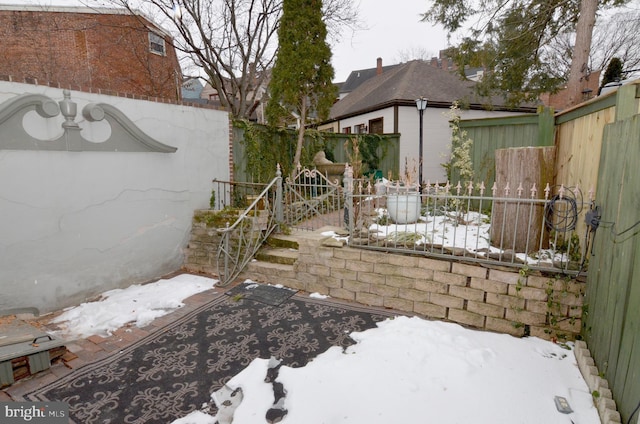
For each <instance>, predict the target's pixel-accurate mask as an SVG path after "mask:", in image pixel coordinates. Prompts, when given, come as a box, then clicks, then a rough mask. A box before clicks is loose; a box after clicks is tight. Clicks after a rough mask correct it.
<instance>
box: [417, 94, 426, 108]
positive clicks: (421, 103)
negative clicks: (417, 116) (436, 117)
mask: <svg viewBox="0 0 640 424" xmlns="http://www.w3.org/2000/svg"><path fill="white" fill-rule="evenodd" d="M416 107H417V108H418V110H425V109H426V108H427V99H425V98H424V97H420V98H419V99H416Z"/></svg>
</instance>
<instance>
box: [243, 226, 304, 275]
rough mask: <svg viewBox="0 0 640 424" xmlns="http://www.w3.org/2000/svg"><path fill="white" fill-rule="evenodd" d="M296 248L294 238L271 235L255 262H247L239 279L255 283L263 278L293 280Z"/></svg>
mask: <svg viewBox="0 0 640 424" xmlns="http://www.w3.org/2000/svg"><path fill="white" fill-rule="evenodd" d="M298 247H299V245H298V241H297V238H296V237H295V236H292V235H286V234H273V235H271V236H270V237H269V238H268V239H267V243H266V245H265V246H263V247H261V248H260V250H258V253H257V254H256V256H255V260H253V261H251V262H249V264H248V265H247V266H246V268H245V269H244V271H242V273H241V274H240V277H241V278H248V279H251V280H255V281H262V280H264V279H265V277H266V278H268V279H269V280H271V281H275V280H277V279H282V280H283V281H285V280H287V281H288V280H291V279H294V278H295V275H296V273H295V270H294V267H295V264H296V262H297V261H298V255H299V253H298ZM283 284H284V282H283Z"/></svg>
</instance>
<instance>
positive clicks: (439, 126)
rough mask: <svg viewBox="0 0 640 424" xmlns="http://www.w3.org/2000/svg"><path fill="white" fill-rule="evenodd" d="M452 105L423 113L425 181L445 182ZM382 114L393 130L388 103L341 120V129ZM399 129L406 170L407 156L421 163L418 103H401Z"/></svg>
mask: <svg viewBox="0 0 640 424" xmlns="http://www.w3.org/2000/svg"><path fill="white" fill-rule="evenodd" d="M448 114H449V109H447V108H434V107H427V109H425V111H424V114H423V123H422V124H423V139H422V143H423V144H422V148H423V168H422V172H423V175H422V179H423V180H424V182H425V183H426V182H427V181H431V183H435V182H436V181H437V182H444V181H445V180H446V173H445V170H444V168H443V167H442V165H441V164H442V163H445V162H447V161H448V160H449V154H450V152H451V128H449V118H448ZM460 115H461V118H462V119H478V118H488V117H494V118H497V117H501V116H509V115H520V113H513V112H494V111H482V110H463V111H460ZM381 117H382V118H383V126H384V132H385V133H393V132H395V130H394V108H393V107H389V108H386V109H380V110H377V111H374V112H368V113H365V114H362V115H359V116H356V117H352V118H347V119H343V120H341V121H340V129H341V131H342V129H343V128H346V127H353V126H355V125H359V124H365V125H368V124H369V120H372V119H377V118H381ZM397 132H398V133H400V164H399V169H400V172H404V164H405V158H407V160H408V162H409V165H410V167H412V166H413V165H412V164H413V163H414V161H415V164H416V166H417V164H418V163H419V158H420V155H419V151H420V115H419V113H418V110H417V109H416V108H415V106H399V107H398V130H397Z"/></svg>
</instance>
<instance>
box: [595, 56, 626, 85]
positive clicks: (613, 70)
mask: <svg viewBox="0 0 640 424" xmlns="http://www.w3.org/2000/svg"><path fill="white" fill-rule="evenodd" d="M621 79H622V61H621V60H620V59H619V58H617V57H613V58H611V61H610V62H609V66H607V70H606V71H604V76H603V77H602V84H601V85H600V87H604V86H605V85H606V84H608V83H610V82H614V81H620V80H621Z"/></svg>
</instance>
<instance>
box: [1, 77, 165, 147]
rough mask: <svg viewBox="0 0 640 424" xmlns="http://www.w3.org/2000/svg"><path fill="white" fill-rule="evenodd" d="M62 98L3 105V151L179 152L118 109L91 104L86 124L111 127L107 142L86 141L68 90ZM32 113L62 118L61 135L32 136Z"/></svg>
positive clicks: (27, 98)
mask: <svg viewBox="0 0 640 424" xmlns="http://www.w3.org/2000/svg"><path fill="white" fill-rule="evenodd" d="M63 96H64V99H63V100H61V101H60V102H56V101H55V100H53V99H51V98H50V97H47V96H44V95H41V94H23V95H20V96H17V97H15V98H13V99H10V100H7V101H6V102H4V103H2V104H0V149H3V150H59V151H73V152H81V151H93V152H96V151H99V152H160V153H173V152H175V151H176V150H177V148H176V147H172V146H168V145H166V144H163V143H160V142H159V141H157V140H155V139H153V138H151V137H149V136H148V135H147V134H145V133H144V132H143V131H142V130H140V128H138V126H137V125H136V124H134V123H133V122H132V121H131V120H130V119H129V118H128V117H127V116H126V115H125V114H124V113H122V112H121V111H120V110H119V109H117V108H115V107H113V106H111V105H109V104H106V103H89V104H87V105H86V106H85V107H84V108H82V116H83V117H84V119H85V121H86V122H99V121H105V122H106V123H107V124H108V125H109V127H110V132H109V134H108V137H106V139H105V140H104V141H100V142H93V141H90V140H87V139H86V138H84V137H83V136H82V134H81V131H82V128H81V127H80V125H79V124H78V123H77V122H76V121H75V118H76V114H77V109H78V105H77V104H76V103H75V102H73V101H72V100H71V93H70V91H69V90H64V91H63ZM32 111H35V112H36V113H37V115H39V116H40V117H41V118H43V119H44V120H49V119H52V118H55V117H57V116H58V115H60V114H62V116H63V117H64V122H63V123H62V125H61V126H62V130H63V133H62V135H61V136H59V137H57V138H52V139H40V138H36V137H34V136H33V135H31V134H30V133H29V132H28V131H27V130H26V129H25V115H27V114H28V113H29V112H32Z"/></svg>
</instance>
